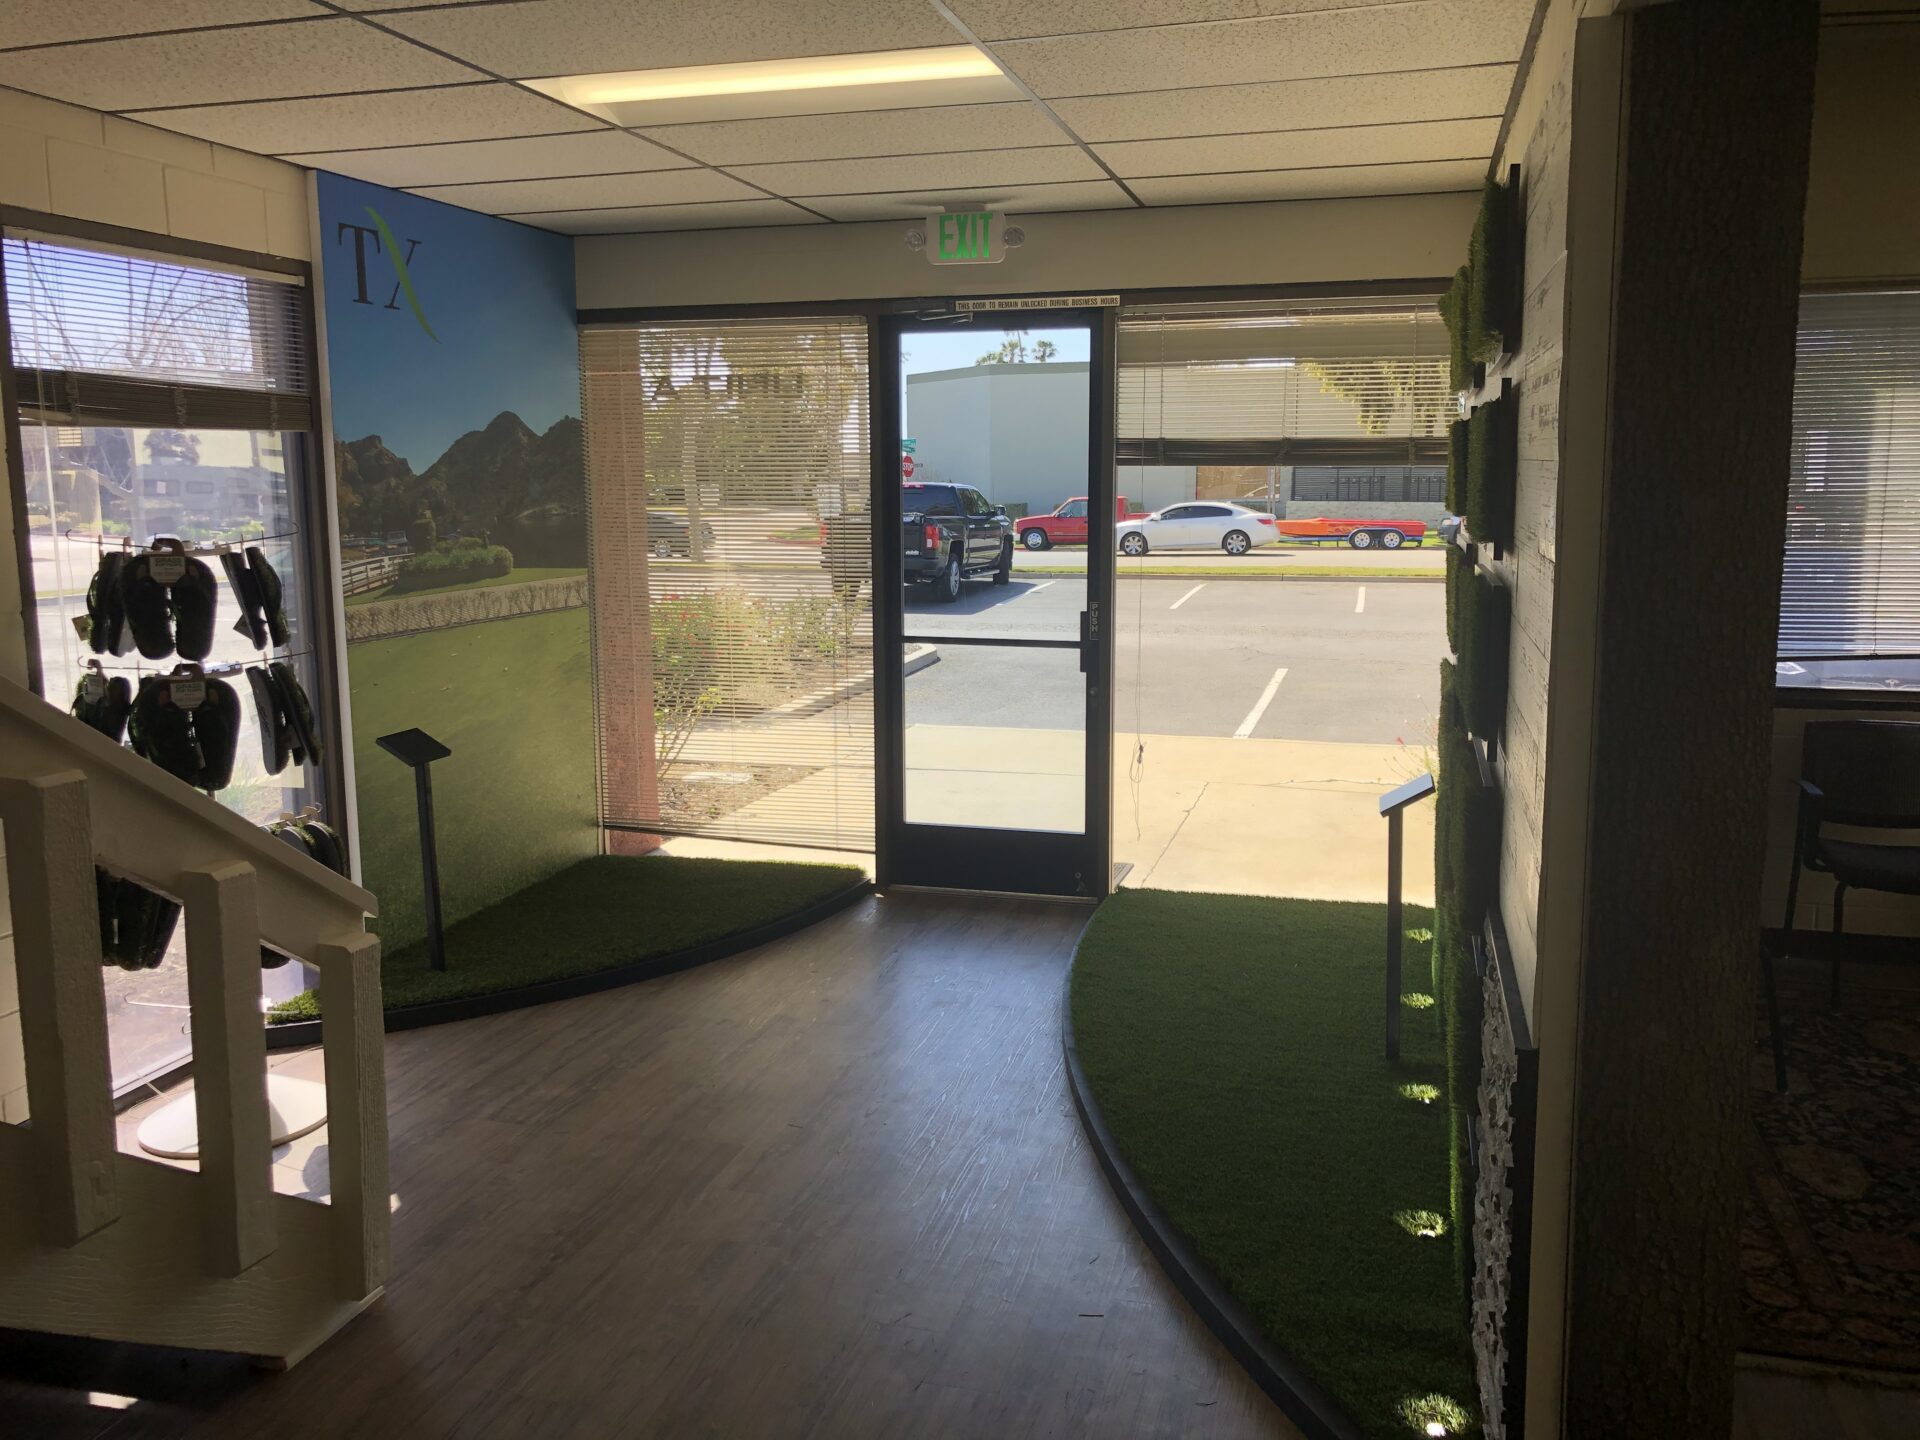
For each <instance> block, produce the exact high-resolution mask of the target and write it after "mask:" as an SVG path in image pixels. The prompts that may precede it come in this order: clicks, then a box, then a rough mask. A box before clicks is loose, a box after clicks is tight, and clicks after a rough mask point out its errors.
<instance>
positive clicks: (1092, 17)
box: [953, 0, 1406, 41]
mask: <svg viewBox="0 0 1920 1440" xmlns="http://www.w3.org/2000/svg"><path fill="white" fill-rule="evenodd" d="M1405 3H1406V0H1049V3H1047V4H1045V5H1036V4H1034V3H1033V0H954V5H953V13H954V14H956V15H958V16H959V17H960V19H961V20H962V21H963V22H965V24H966V26H967V28H968V29H970V30H972V31H973V33H974V34H976V35H978V36H979V37H980V38H981V39H982V40H988V41H992V40H1013V39H1018V38H1021V37H1025V36H1032V35H1077V34H1080V33H1083V32H1085V31H1088V30H1130V29H1133V28H1134V27H1136V26H1142V25H1187V24H1192V23H1194V22H1196V21H1202V20H1247V19H1251V18H1254V17H1256V16H1260V15H1298V14H1301V13H1303V12H1305V11H1309V10H1351V9H1354V8H1356V7H1359V6H1364V5H1400V4H1405Z"/></svg>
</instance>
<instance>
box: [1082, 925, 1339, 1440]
mask: <svg viewBox="0 0 1920 1440" xmlns="http://www.w3.org/2000/svg"><path fill="white" fill-rule="evenodd" d="M1083 938H1084V936H1083ZM1079 963H1080V950H1079V947H1078V946H1077V945H1076V946H1075V947H1074V952H1073V964H1072V965H1069V966H1068V967H1067V984H1066V990H1065V993H1064V995H1063V996H1062V999H1061V1004H1060V1045H1061V1050H1062V1052H1063V1054H1064V1055H1065V1057H1066V1069H1067V1088H1068V1089H1069V1090H1071V1091H1072V1092H1073V1108H1074V1110H1075V1111H1077V1112H1078V1114H1079V1116H1080V1128H1081V1129H1082V1130H1084V1131H1085V1132H1086V1136H1087V1143H1088V1145H1089V1146H1091V1147H1092V1150H1093V1153H1094V1158H1095V1159H1097V1160H1099V1162H1100V1169H1101V1172H1102V1173H1103V1174H1105V1176H1106V1177H1107V1184H1108V1185H1109V1186H1111V1187H1112V1189H1113V1193H1114V1198H1116V1199H1117V1200H1119V1202H1120V1208H1121V1209H1122V1210H1125V1211H1126V1212H1127V1218H1128V1219H1129V1220H1131V1221H1132V1222H1133V1228H1134V1229H1135V1230H1137V1231H1138V1232H1139V1234H1140V1238H1141V1239H1142V1240H1144V1241H1146V1243H1147V1249H1149V1250H1151V1251H1152V1252H1153V1258H1154V1259H1155V1260H1157V1261H1159V1262H1160V1268H1161V1269H1162V1270H1164V1271H1165V1272H1166V1274H1167V1278H1168V1279H1169V1280H1171V1281H1173V1284H1174V1288H1175V1289H1177V1290H1179V1292H1180V1293H1181V1294H1182V1295H1184V1296H1185V1297H1186V1300H1187V1303H1188V1304H1189V1305H1191V1306H1192V1307H1193V1309H1194V1312H1195V1313H1196V1314H1197V1315H1199V1317H1200V1318H1201V1319H1202V1320H1204V1321H1205V1322H1206V1325H1207V1328H1208V1329H1209V1330H1211V1331H1212V1332H1213V1333H1214V1337H1215V1338H1216V1339H1218V1340H1219V1342H1220V1343H1221V1344H1222V1345H1224V1346H1226V1348H1227V1353H1228V1354H1229V1355H1231V1356H1233V1358H1234V1359H1235V1360H1237V1361H1238V1362H1239V1363H1240V1368H1241V1369H1243V1370H1245V1371H1246V1372H1247V1374H1248V1375H1250V1376H1252V1377H1253V1382H1254V1384H1256V1385H1258V1386H1259V1387H1260V1388H1261V1389H1262V1390H1264V1391H1266V1392H1267V1396H1268V1398H1269V1399H1271V1400H1272V1401H1273V1403H1274V1404H1276V1405H1278V1406H1279V1407H1280V1409H1281V1411H1282V1413H1284V1414H1285V1415H1286V1417H1287V1419H1289V1420H1291V1421H1292V1422H1293V1423H1294V1424H1295V1425H1296V1426H1298V1427H1299V1428H1300V1431H1301V1433H1302V1434H1304V1435H1305V1436H1306V1437H1307V1440H1364V1437H1363V1436H1362V1435H1361V1432H1360V1428H1359V1426H1357V1425H1356V1424H1354V1422H1353V1421H1352V1420H1351V1419H1350V1418H1348V1416H1347V1414H1346V1412H1345V1411H1343V1410H1342V1409H1341V1408H1340V1407H1339V1405H1338V1404H1337V1403H1335V1401H1334V1399H1333V1397H1332V1396H1331V1395H1329V1394H1327V1392H1326V1391H1325V1390H1323V1389H1322V1388H1321V1387H1320V1386H1318V1385H1316V1384H1315V1383H1314V1382H1313V1381H1312V1380H1310V1379H1308V1378H1307V1377H1306V1375H1304V1374H1303V1373H1301V1371H1300V1369H1299V1367H1297V1366H1296V1365H1295V1364H1294V1363H1293V1361H1292V1360H1290V1359H1288V1358H1287V1356H1286V1355H1285V1354H1283V1353H1282V1352H1281V1351H1280V1349H1279V1347H1277V1346H1276V1345H1275V1344H1274V1343H1273V1342H1272V1341H1271V1340H1269V1339H1268V1338H1267V1337H1266V1336H1265V1335H1264V1334H1262V1333H1261V1331H1260V1327H1259V1326H1258V1325H1257V1324H1255V1323H1254V1319H1253V1316H1251V1315H1249V1314H1248V1313H1247V1310H1246V1307H1245V1306H1243V1305H1241V1303H1240V1302H1239V1301H1238V1300H1236V1299H1234V1298H1233V1296H1232V1294H1231V1293H1230V1292H1229V1291H1228V1290H1227V1287H1226V1286H1225V1285H1223V1284H1221V1282H1220V1279H1219V1277H1218V1276H1216V1275H1215V1274H1214V1273H1213V1272H1212V1271H1211V1270H1209V1269H1208V1268H1207V1267H1206V1266H1205V1265H1204V1264H1202V1263H1201V1261H1200V1257H1199V1256H1198V1255H1196V1254H1194V1253H1193V1247H1192V1246H1190V1245H1189V1244H1187V1241H1186V1239H1185V1237H1184V1236H1182V1235H1181V1234H1180V1232H1179V1230H1178V1229H1176V1228H1175V1227H1174V1224H1173V1222H1172V1221H1171V1220H1169V1219H1167V1217H1166V1215H1165V1214H1164V1213H1163V1212H1162V1211H1161V1209H1160V1207H1159V1206H1158V1205H1156V1204H1154V1202H1153V1197H1152V1196H1151V1195H1149V1194H1148V1193H1147V1190H1146V1187H1145V1186H1143V1185H1142V1184H1141V1183H1140V1180H1139V1177H1138V1176H1136V1175H1135V1174H1134V1173H1133V1169H1132V1167H1131V1166H1129V1165H1128V1164H1127V1162H1126V1161H1125V1160H1123V1159H1122V1158H1121V1157H1120V1150H1119V1147H1118V1146H1117V1145H1115V1144H1114V1140H1113V1135H1112V1133H1111V1132H1110V1131H1109V1130H1108V1129H1107V1122H1106V1119H1105V1117H1104V1116H1102V1115H1101V1113H1100V1106H1099V1105H1098V1103H1096V1102H1095V1100H1094V1098H1093V1092H1092V1087H1091V1086H1089V1085H1088V1084H1087V1077H1086V1074H1085V1072H1084V1071H1082V1070H1081V1068H1080V1052H1079V1050H1078V1049H1077V1048H1076V1047H1075V1045H1074V1041H1073V970H1074V967H1075V966H1078V965H1079Z"/></svg>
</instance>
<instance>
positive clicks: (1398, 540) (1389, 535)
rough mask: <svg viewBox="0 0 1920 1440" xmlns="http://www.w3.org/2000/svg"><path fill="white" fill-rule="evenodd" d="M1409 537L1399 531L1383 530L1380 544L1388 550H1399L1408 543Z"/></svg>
mask: <svg viewBox="0 0 1920 1440" xmlns="http://www.w3.org/2000/svg"><path fill="white" fill-rule="evenodd" d="M1406 540H1407V537H1406V536H1405V535H1403V534H1401V533H1400V531H1398V530H1382V531H1381V532H1380V544H1381V545H1382V546H1383V547H1384V548H1386V549H1388V550H1398V549H1399V548H1400V547H1401V546H1402V545H1404V544H1405V543H1406Z"/></svg>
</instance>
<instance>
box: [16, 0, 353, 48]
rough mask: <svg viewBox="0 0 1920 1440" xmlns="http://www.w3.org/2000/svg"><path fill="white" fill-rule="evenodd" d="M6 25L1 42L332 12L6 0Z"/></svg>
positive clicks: (118, 0)
mask: <svg viewBox="0 0 1920 1440" xmlns="http://www.w3.org/2000/svg"><path fill="white" fill-rule="evenodd" d="M6 11H7V26H6V29H5V31H4V32H0V48H5V49H8V50H11V49H13V48H15V47H16V46H20V45H53V44H58V43H60V42H62V41H67V40H98V39H101V38H102V37H104V36H109V35H144V34H147V33H148V32H150V31H154V30H191V29H194V28H195V27H197V26H202V25H241V24H245V23H247V22H248V21H253V20H290V19H295V18H310V17H313V16H318V15H325V14H327V13H329V12H328V11H326V10H325V9H323V8H321V7H320V6H318V5H314V4H310V3H308V0H167V4H166V6H165V8H164V9H163V8H161V7H159V6H156V5H155V4H154V3H153V0H7V5H6Z"/></svg>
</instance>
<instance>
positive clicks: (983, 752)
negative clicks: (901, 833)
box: [907, 725, 1433, 905]
mask: <svg viewBox="0 0 1920 1440" xmlns="http://www.w3.org/2000/svg"><path fill="white" fill-rule="evenodd" d="M1142 744H1144V753H1143V757H1142V758H1141V759H1140V761H1139V763H1138V765H1137V767H1136V764H1135V758H1136V754H1137V753H1139V752H1140V747H1141V746H1142ZM1081 754H1082V736H1081V735H1080V733H1079V732H1078V731H1072V730H1012V729H995V728H988V727H984V726H960V725H915V726H911V727H909V729H908V731H907V818H908V819H909V820H915V821H928V822H936V821H937V822H938V823H943V824H950V825H951V824H962V825H1004V826H1009V827H1017V828H1024V829H1043V830H1047V829H1052V830H1077V829H1079V828H1081V826H1082V825H1083V824H1084V823H1085V821H1084V815H1083V810H1084V805H1083V803H1082V798H1081V797H1082V794H1083V788H1082V787H1083V782H1082V779H1081V776H1082V771H1081ZM1424 768H1426V767H1425V763H1424V758H1423V757H1421V756H1419V755H1418V754H1416V753H1415V752H1412V751H1409V750H1406V749H1404V748H1403V747H1401V746H1398V745H1346V744H1337V743H1332V742H1326V741H1309V740H1233V739H1213V738H1198V737H1194V736H1186V735H1147V736H1144V737H1136V736H1134V735H1131V734H1124V733H1122V734H1116V735H1115V737H1114V770H1115V775H1114V796H1113V832H1114V839H1113V850H1114V859H1115V860H1116V861H1119V862H1122V863H1126V864H1129V865H1130V866H1131V867H1132V869H1131V870H1130V871H1129V873H1128V874H1127V876H1126V878H1125V880H1124V881H1123V882H1122V883H1123V884H1124V885H1127V886H1148V887H1152V888H1154V889H1161V890H1215V891H1223V892H1227V893H1232V894H1241V895H1295V896H1304V897H1307V898H1311V899H1322V900H1376V901H1377V900H1383V899H1385V898H1386V874H1387V862H1386V853H1387V852H1386V844H1387V826H1386V822H1385V821H1384V820H1382V819H1381V818H1380V807H1379V797H1380V795H1381V793H1382V792H1383V791H1386V790H1390V789H1392V788H1393V787H1394V786H1395V785H1398V784H1399V783H1401V782H1402V781H1404V780H1407V779H1410V778H1411V777H1412V776H1414V775H1416V774H1418V773H1419V772H1420V771H1421V770H1423V769H1424ZM1403 898H1405V899H1406V900H1407V901H1409V902H1410V903H1413V904H1418V905H1430V904H1432V903H1433V807H1432V806H1431V805H1422V806H1418V807H1416V808H1415V809H1413V810H1412V811H1409V812H1408V814H1407V819H1406V872H1405V888H1404V892H1403Z"/></svg>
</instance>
